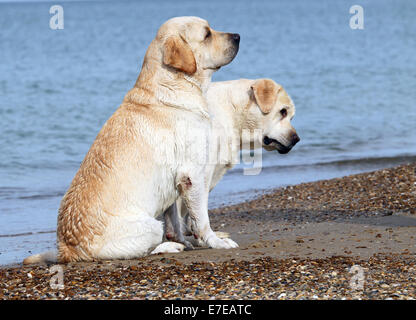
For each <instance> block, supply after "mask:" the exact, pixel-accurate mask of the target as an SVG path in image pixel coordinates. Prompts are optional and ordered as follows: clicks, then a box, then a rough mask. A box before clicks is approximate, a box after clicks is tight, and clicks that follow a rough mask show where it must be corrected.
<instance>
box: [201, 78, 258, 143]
mask: <svg viewBox="0 0 416 320" xmlns="http://www.w3.org/2000/svg"><path fill="white" fill-rule="evenodd" d="M232 86H234V84H231V87H229V88H228V91H227V94H224V95H223V96H225V97H226V98H227V100H226V103H224V104H221V105H220V106H218V105H215V103H214V104H213V105H210V106H209V109H210V113H211V114H212V115H213V121H216V122H217V123H219V124H220V125H221V126H222V127H223V128H227V132H226V133H225V134H226V135H227V136H229V137H231V138H232V140H233V141H234V142H237V143H238V144H240V143H241V144H242V145H243V146H249V145H250V143H251V142H253V138H254V132H253V130H255V129H258V124H257V123H256V122H255V121H253V120H252V119H250V116H249V112H250V110H249V109H250V104H251V103H252V98H251V96H250V94H249V91H250V83H248V84H247V94H242V93H241V92H242V90H241V88H233V87H232ZM211 104H212V103H211ZM219 108H221V109H219ZM245 130H248V131H249V132H250V134H247V132H245V134H243V132H244V131H245Z"/></svg>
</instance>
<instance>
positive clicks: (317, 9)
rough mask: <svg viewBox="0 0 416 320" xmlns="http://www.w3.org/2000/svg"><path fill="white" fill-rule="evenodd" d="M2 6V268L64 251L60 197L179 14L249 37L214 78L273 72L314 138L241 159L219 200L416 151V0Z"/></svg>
mask: <svg viewBox="0 0 416 320" xmlns="http://www.w3.org/2000/svg"><path fill="white" fill-rule="evenodd" d="M54 4H56V3H55V2H36V1H31V2H10V3H8V2H0V264H5V263H12V262H17V261H20V260H21V259H22V258H23V257H25V256H26V255H27V254H28V253H29V251H32V252H38V251H43V250H46V249H50V248H52V247H53V246H54V241H55V234H54V230H55V228H56V217H57V210H58V207H59V202H60V200H61V198H62V196H63V194H64V193H65V191H66V189H67V187H68V186H69V184H70V182H71V180H72V178H73V176H74V175H75V173H76V171H77V169H78V167H79V165H80V163H81V161H82V159H83V157H84V156H85V154H86V152H87V151H88V149H89V147H90V145H91V144H92V142H93V141H94V138H95V136H96V134H97V133H98V131H99V130H100V128H101V126H102V125H103V124H104V122H105V121H106V119H108V118H109V117H110V116H111V114H112V113H113V112H114V111H115V110H116V108H117V107H118V106H119V104H120V103H121V101H122V99H123V97H124V95H125V93H126V92H127V91H128V90H129V89H130V88H131V87H132V86H133V85H134V82H135V80H136V78H137V76H138V74H139V71H140V66H141V63H142V59H143V56H144V53H145V51H146V48H147V46H148V44H149V43H150V42H151V40H152V39H153V37H154V36H155V34H156V31H157V29H158V27H159V26H160V25H161V24H162V23H163V22H164V21H166V20H167V19H169V18H171V17H174V16H183V15H195V16H200V17H203V18H205V19H206V20H208V21H209V22H210V25H211V26H212V27H213V28H214V29H217V30H223V31H227V32H238V33H240V35H241V45H240V51H239V53H238V55H237V57H236V59H235V60H234V61H233V62H232V63H231V64H230V65H228V66H226V67H224V68H222V69H221V70H220V71H219V72H217V73H216V74H215V75H214V81H221V80H230V79H237V78H262V77H267V78H272V79H274V80H275V81H277V82H279V83H281V84H282V85H283V86H284V87H285V88H286V90H287V92H288V93H289V94H290V95H291V97H292V99H293V100H294V102H295V104H296V107H297V113H296V117H295V119H294V121H293V125H294V126H295V127H296V129H297V131H298V133H299V135H300V136H301V139H302V140H301V142H300V143H299V144H298V145H297V146H296V147H295V148H294V150H292V151H291V152H290V153H289V154H287V155H279V154H278V153H276V152H273V153H263V170H262V172H261V174H260V175H257V176H245V175H243V174H242V168H243V166H242V165H239V166H237V167H236V168H235V169H234V170H232V171H231V172H230V173H229V174H227V175H226V177H224V179H223V181H221V183H220V184H219V185H218V186H217V187H216V189H214V191H213V193H212V194H211V199H210V206H211V207H212V206H218V205H220V204H221V203H227V202H233V201H234V202H235V201H241V200H245V199H247V198H250V197H252V196H253V195H255V194H257V193H258V192H264V191H265V190H266V191H267V190H270V189H271V188H274V187H278V186H281V185H287V184H294V183H300V182H305V181H313V180H318V179H324V178H331V177H336V176H342V175H347V174H351V173H356V172H363V171H369V170H373V169H378V168H383V167H388V166H392V165H395V164H399V163H404V162H407V161H412V160H415V158H416V128H415V123H416V105H415V101H416V37H415V36H414V35H415V31H416V19H415V18H414V17H415V16H416V2H415V1H411V0H408V1H405V0H402V1H395V2H393V1H388V0H378V1H376V0H373V1H370V0H365V1H361V5H362V6H363V9H364V29H363V30H352V29H351V28H350V25H349V20H350V17H351V16H352V15H351V14H350V13H349V8H350V7H351V6H352V5H353V4H355V3H352V2H351V1H343V0H340V1H331V0H324V1H300V0H282V1H273V0H269V1H222V0H221V1H219V0H214V1H193V0H178V1H167V0H165V1H114V2H101V1H92V2H87V1H60V2H59V4H60V5H61V6H62V7H63V9H64V29H63V30H51V29H50V28H49V20H50V18H51V14H50V13H49V8H50V7H51V6H52V5H54Z"/></svg>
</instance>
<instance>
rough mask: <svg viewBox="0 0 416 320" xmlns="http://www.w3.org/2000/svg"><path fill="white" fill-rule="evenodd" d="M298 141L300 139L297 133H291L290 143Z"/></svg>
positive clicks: (293, 143)
mask: <svg viewBox="0 0 416 320" xmlns="http://www.w3.org/2000/svg"><path fill="white" fill-rule="evenodd" d="M299 141H300V138H299V136H298V134H297V133H294V134H293V135H292V145H295V144H297V143H298V142H299Z"/></svg>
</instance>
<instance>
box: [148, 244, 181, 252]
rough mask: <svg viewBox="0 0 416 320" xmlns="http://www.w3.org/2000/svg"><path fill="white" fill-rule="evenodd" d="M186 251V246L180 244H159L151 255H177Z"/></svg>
mask: <svg viewBox="0 0 416 320" xmlns="http://www.w3.org/2000/svg"><path fill="white" fill-rule="evenodd" d="M184 249H185V245H183V244H182V243H178V242H163V243H161V244H159V245H158V246H157V247H156V249H154V250H153V251H152V252H151V253H150V254H158V253H176V252H181V251H183V250H184Z"/></svg>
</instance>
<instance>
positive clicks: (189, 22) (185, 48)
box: [157, 17, 240, 76]
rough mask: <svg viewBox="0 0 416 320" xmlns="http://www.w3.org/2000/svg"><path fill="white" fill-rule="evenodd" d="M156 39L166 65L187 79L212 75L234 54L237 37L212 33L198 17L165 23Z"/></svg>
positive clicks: (217, 32)
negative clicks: (160, 45) (207, 73)
mask: <svg viewBox="0 0 416 320" xmlns="http://www.w3.org/2000/svg"><path fill="white" fill-rule="evenodd" d="M157 38H158V39H159V40H160V41H161V42H162V43H163V45H162V48H161V49H162V57H163V58H162V59H163V63H164V65H165V66H167V67H168V68H174V69H175V70H177V71H180V72H184V73H186V74H187V75H188V76H189V75H194V74H195V73H198V74H201V75H203V74H205V73H206V72H211V73H212V72H213V71H216V70H218V69H219V68H220V67H222V66H224V65H226V64H228V63H230V62H231V61H232V60H233V59H234V57H235V56H236V55H237V52H238V48H239V43H240V36H239V35H238V34H236V33H225V32H219V31H215V30H213V29H212V28H211V27H210V26H209V24H208V22H207V21H205V20H203V19H201V18H198V17H177V18H172V19H170V20H168V21H167V22H165V23H164V24H163V25H162V26H161V27H160V29H159V31H158V35H157Z"/></svg>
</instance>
